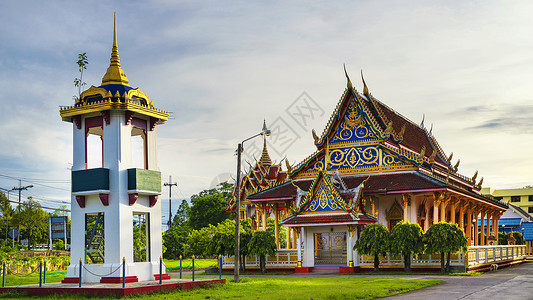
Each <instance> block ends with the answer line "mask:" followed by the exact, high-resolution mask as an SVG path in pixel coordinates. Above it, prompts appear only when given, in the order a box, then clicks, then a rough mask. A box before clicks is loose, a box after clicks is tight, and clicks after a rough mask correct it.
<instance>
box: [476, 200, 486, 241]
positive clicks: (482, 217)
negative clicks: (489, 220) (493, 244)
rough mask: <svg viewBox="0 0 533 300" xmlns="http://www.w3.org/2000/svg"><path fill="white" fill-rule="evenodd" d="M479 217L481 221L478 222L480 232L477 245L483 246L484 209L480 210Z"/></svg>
mask: <svg viewBox="0 0 533 300" xmlns="http://www.w3.org/2000/svg"><path fill="white" fill-rule="evenodd" d="M479 219H480V221H481V224H480V225H481V228H480V233H479V235H480V238H479V245H480V246H485V209H483V210H481V216H480V218H479ZM476 221H477V220H476ZM476 223H477V222H476Z"/></svg>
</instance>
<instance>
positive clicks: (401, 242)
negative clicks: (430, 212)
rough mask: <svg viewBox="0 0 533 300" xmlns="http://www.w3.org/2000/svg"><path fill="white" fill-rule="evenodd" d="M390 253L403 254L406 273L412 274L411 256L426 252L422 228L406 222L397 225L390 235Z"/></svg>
mask: <svg viewBox="0 0 533 300" xmlns="http://www.w3.org/2000/svg"><path fill="white" fill-rule="evenodd" d="M390 251H391V253H392V254H401V255H402V256H403V260H404V266H405V272H411V254H413V255H417V254H418V253H422V252H423V251H424V240H423V236H422V227H420V225H418V224H413V223H409V222H404V221H402V222H400V223H398V224H396V226H394V228H392V231H391V233H390Z"/></svg>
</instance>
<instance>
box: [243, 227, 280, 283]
mask: <svg viewBox="0 0 533 300" xmlns="http://www.w3.org/2000/svg"><path fill="white" fill-rule="evenodd" d="M248 252H249V254H255V255H258V256H259V268H260V269H261V273H266V255H267V254H268V255H275V254H276V238H275V237H274V235H273V234H272V233H270V232H268V231H254V233H252V238H251V239H250V242H249V243H248Z"/></svg>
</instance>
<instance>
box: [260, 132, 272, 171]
mask: <svg viewBox="0 0 533 300" xmlns="http://www.w3.org/2000/svg"><path fill="white" fill-rule="evenodd" d="M263 138H264V139H263V141H264V142H263V153H262V154H261V158H260V159H259V164H260V165H262V166H265V167H269V166H271V165H272V160H271V159H270V155H268V150H267V138H266V135H263Z"/></svg>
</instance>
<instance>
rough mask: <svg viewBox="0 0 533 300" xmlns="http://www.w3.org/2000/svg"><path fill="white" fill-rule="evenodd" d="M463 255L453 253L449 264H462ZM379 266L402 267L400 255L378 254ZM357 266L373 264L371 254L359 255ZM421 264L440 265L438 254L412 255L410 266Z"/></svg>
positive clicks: (463, 260) (463, 261)
mask: <svg viewBox="0 0 533 300" xmlns="http://www.w3.org/2000/svg"><path fill="white" fill-rule="evenodd" d="M464 264H465V257H464V255H463V253H455V254H451V255H450V265H451V266H464ZM379 265H380V266H395V267H396V266H398V267H403V259H402V256H401V255H391V254H387V255H385V256H381V255H380V256H379ZM359 266H374V256H373V255H360V256H359ZM418 266H420V267H422V266H440V254H420V255H418V257H413V258H412V260H411V267H418Z"/></svg>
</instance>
